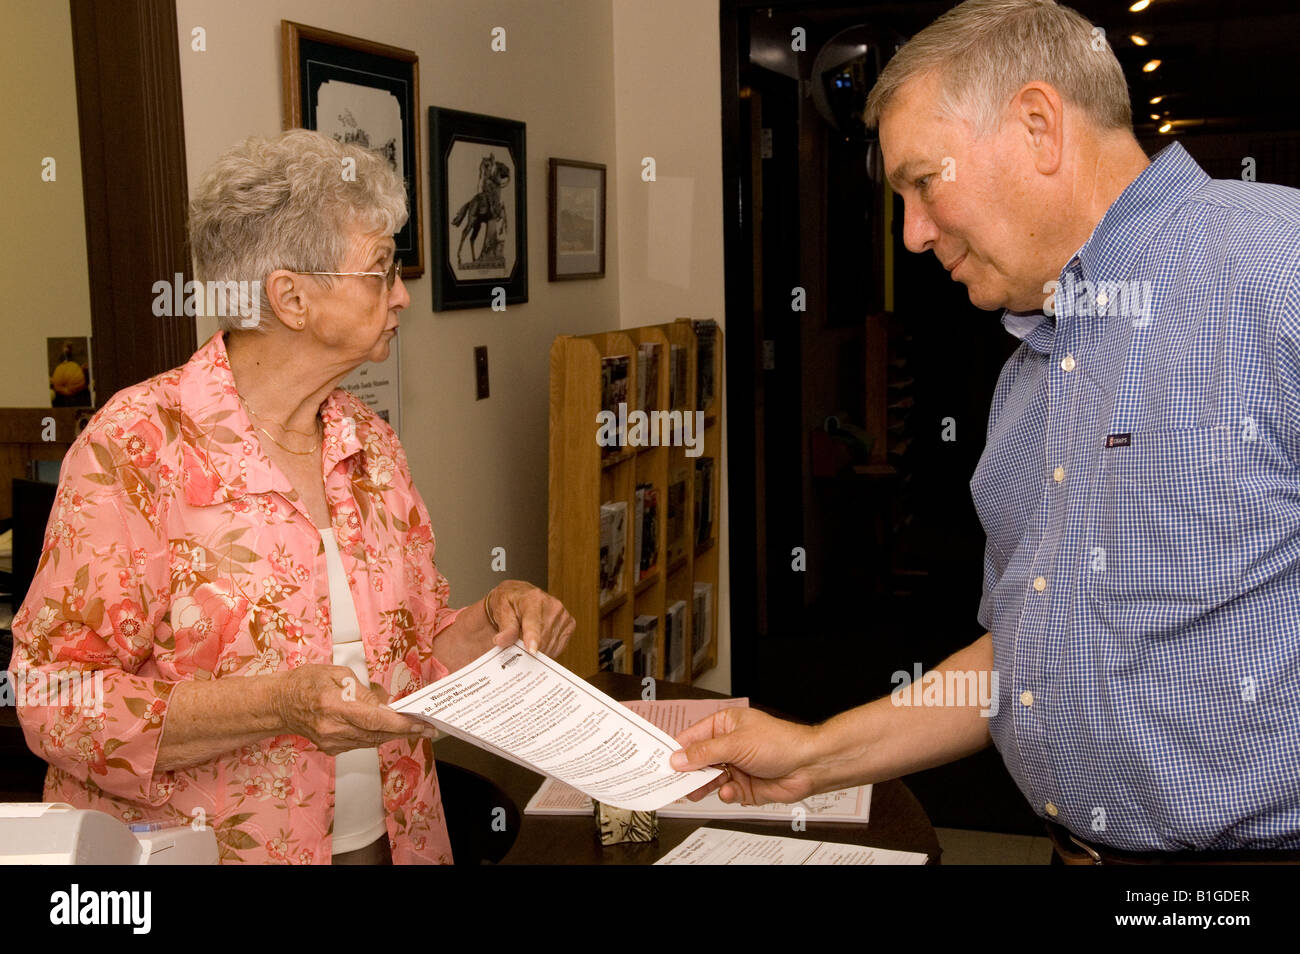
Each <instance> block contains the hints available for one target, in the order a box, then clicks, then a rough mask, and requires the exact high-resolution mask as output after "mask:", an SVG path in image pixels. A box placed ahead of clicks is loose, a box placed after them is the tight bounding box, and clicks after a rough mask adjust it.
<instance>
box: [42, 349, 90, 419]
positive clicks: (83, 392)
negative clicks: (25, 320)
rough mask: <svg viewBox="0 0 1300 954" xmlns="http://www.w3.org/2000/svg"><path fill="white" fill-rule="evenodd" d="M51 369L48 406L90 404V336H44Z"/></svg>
mask: <svg viewBox="0 0 1300 954" xmlns="http://www.w3.org/2000/svg"><path fill="white" fill-rule="evenodd" d="M45 350H46V357H47V360H48V367H49V369H50V407H93V406H94V404H95V399H94V396H93V395H92V394H91V391H90V339H89V338H87V337H85V336H84V335H83V336H81V337H71V338H46V339H45Z"/></svg>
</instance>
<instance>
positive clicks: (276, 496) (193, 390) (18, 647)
mask: <svg viewBox="0 0 1300 954" xmlns="http://www.w3.org/2000/svg"><path fill="white" fill-rule="evenodd" d="M321 417H322V420H323V423H324V438H323V443H322V457H323V470H324V479H325V494H326V500H327V502H328V505H329V510H330V514H331V523H332V527H333V530H334V533H335V536H336V539H337V541H338V545H339V551H340V555H341V557H342V560H343V565H344V568H345V569H346V571H347V575H348V584H349V587H350V589H351V591H352V597H353V600H354V602H355V603H356V609H357V616H358V618H359V619H360V620H361V624H362V630H363V633H362V636H363V641H364V644H365V652H366V663H367V667H368V669H369V673H370V679H371V682H372V683H375V684H378V685H380V686H382V687H383V688H384V689H385V690H386V691H387V692H388V693H389V695H390V697H391V698H392V699H396V698H399V697H401V696H403V695H405V694H407V693H409V692H411V691H413V690H415V689H417V688H419V687H420V686H423V685H426V684H428V683H429V682H432V681H435V680H437V679H439V678H441V677H442V676H443V675H445V674H446V672H447V670H446V668H445V667H444V666H443V665H442V664H441V663H440V662H439V661H438V660H437V659H436V658H435V657H434V654H433V652H434V641H435V638H436V637H437V635H438V634H439V633H441V632H442V631H443V630H444V629H446V627H447V626H449V625H451V623H452V622H453V621H454V620H455V618H456V616H457V615H458V613H459V612H460V611H459V610H453V609H450V608H449V607H448V605H447V600H448V592H449V588H448V585H447V581H446V580H445V579H444V578H443V577H442V575H441V574H440V573H439V572H438V570H437V568H436V566H435V564H434V560H433V554H434V536H433V532H432V528H431V527H430V524H429V514H428V511H427V510H426V508H425V505H424V502H423V501H422V500H421V498H420V495H419V493H418V492H417V491H416V489H415V486H414V484H413V482H412V480H411V475H410V471H409V468H408V466H407V461H406V455H405V452H404V451H403V450H402V446H401V444H400V443H398V441H397V437H396V435H395V434H394V432H393V430H392V428H390V427H389V426H388V425H387V424H386V423H385V422H384V421H383V420H381V419H380V418H379V417H378V416H377V415H375V414H374V413H373V412H372V411H370V410H369V409H368V408H367V407H366V406H365V405H363V404H362V403H361V402H360V401H359V400H357V399H356V398H354V397H352V396H351V395H350V394H348V393H347V392H346V391H343V390H341V389H336V390H335V391H334V392H333V393H332V394H331V395H330V396H329V397H328V398H327V399H326V401H325V403H324V405H323V407H322V411H321ZM255 434H256V432H255V430H254V428H253V427H252V425H251V423H250V421H249V419H248V417H247V416H246V415H245V413H244V410H243V408H242V406H241V404H240V402H239V400H238V397H237V396H236V392H235V381H234V377H233V375H232V374H231V371H230V366H229V363H228V361H227V359H226V350H225V343H224V339H223V337H222V335H221V334H218V335H216V336H214V337H213V338H211V339H210V340H209V341H208V342H207V343H206V344H205V345H204V346H203V347H202V348H200V349H199V351H198V352H197V353H195V355H194V356H193V357H192V358H191V359H190V360H189V361H188V362H187V363H186V364H185V365H184V366H182V367H180V368H177V369H175V370H172V371H169V372H167V373H165V374H162V375H159V376H157V377H155V378H152V379H150V380H148V381H145V382H144V383H142V384H138V385H135V386H134V387H131V388H127V389H126V390H124V391H122V392H120V393H119V394H117V395H115V396H114V397H113V398H112V399H111V400H110V401H109V402H108V404H106V405H105V406H104V408H103V409H102V410H100V411H99V413H97V414H96V415H95V417H94V418H93V419H92V421H91V422H90V424H89V425H88V426H87V427H86V429H85V431H83V432H82V434H81V435H80V436H79V437H78V438H77V440H76V442H75V443H74V444H73V445H72V447H71V449H70V450H69V452H68V455H67V457H66V458H65V460H64V463H63V468H62V471H61V476H60V481H59V490H58V495H57V499H56V502H55V506H54V511H53V513H52V514H51V517H50V521H49V524H48V526H47V529H46V536H45V544H44V552H43V554H42V556H41V560H40V564H39V566H38V569H37V573H36V578H35V580H34V582H33V584H32V588H31V590H30V591H29V593H28V596H27V599H26V601H25V602H24V604H23V606H22V607H21V608H20V610H19V612H18V613H17V615H16V616H15V617H14V621H13V631H14V656H13V660H12V662H11V664H10V669H11V670H12V671H13V673H14V676H15V679H16V680H19V681H21V680H22V679H23V677H24V675H25V674H26V675H27V676H28V677H29V678H30V677H31V676H32V675H33V670H41V673H40V675H42V676H44V677H46V679H47V680H48V679H49V677H51V676H53V675H54V674H56V673H61V672H69V671H72V672H81V673H85V672H92V671H93V672H97V673H102V677H103V678H102V685H103V690H104V691H103V696H102V699H99V700H95V701H96V702H98V703H100V704H98V705H94V704H78V703H86V702H87V701H88V700H87V699H86V698H85V693H83V694H82V696H81V697H80V698H74V699H73V700H71V701H72V703H73V704H69V705H58V704H57V703H60V702H68V701H69V700H68V699H67V698H66V694H65V698H57V697H50V698H48V699H44V700H37V701H38V702H49V703H51V704H48V705H44V704H37V705H32V704H27V705H20V706H19V710H18V713H19V719H20V721H21V723H22V726H23V731H24V733H25V735H26V738H27V743H28V745H29V746H30V747H31V748H32V750H33V751H34V752H36V753H37V754H38V755H40V756H41V757H42V758H44V759H45V760H46V761H47V762H49V763H50V769H49V772H48V775H47V777H46V782H45V799H46V801H63V802H70V803H72V804H73V805H76V806H78V807H82V808H92V809H97V810H99V811H103V812H107V813H109V814H111V815H113V816H115V817H117V818H120V819H122V820H123V821H124V822H127V823H132V822H139V821H154V820H157V821H161V822H163V823H164V824H165V825H182V824H191V823H192V822H194V821H195V820H196V819H197V820H198V821H199V822H200V823H204V824H208V825H211V826H212V827H213V828H214V829H215V831H216V835H217V842H218V845H219V848H220V856H221V861H222V862H223V863H237V862H267V863H281V864H313V863H314V864H328V863H329V862H330V854H331V851H330V832H331V827H332V819H333V802H334V759H333V758H332V757H331V756H328V755H325V754H324V753H323V752H321V751H319V750H318V749H317V748H316V747H315V746H314V745H313V744H312V743H311V742H309V741H308V740H307V739H305V738H303V737H301V736H295V735H280V736H276V737H273V738H267V739H264V740H262V741H260V742H258V743H256V744H253V745H247V746H244V747H243V748H241V749H239V750H237V751H232V752H230V753H228V754H226V755H223V756H221V757H219V758H218V759H216V760H215V761H213V762H209V763H205V764H203V765H198V766H195V767H192V768H188V769H179V770H175V771H165V772H157V771H155V768H154V767H155V763H156V761H157V755H158V746H159V741H160V739H161V737H162V730H163V727H164V725H165V724H166V718H167V706H168V700H169V699H170V697H171V694H172V691H173V689H174V688H175V686H176V685H177V684H178V683H179V682H180V681H182V680H188V679H195V680H200V679H231V678H240V677H242V676H254V675H260V674H268V673H274V672H280V671H283V670H286V669H290V668H293V667H296V666H302V665H306V664H308V663H323V664H332V661H333V648H332V643H331V632H330V615H329V580H328V575H327V570H326V565H325V551H324V547H323V544H322V542H321V538H320V533H319V532H318V530H317V529H316V527H315V525H314V524H313V522H312V520H311V518H310V516H309V515H308V514H307V512H306V510H305V509H304V508H303V507H302V506H301V505H300V504H299V501H298V495H297V493H296V492H295V491H294V490H293V488H292V486H291V485H290V484H289V482H288V479H287V478H286V477H285V476H284V475H283V473H282V472H281V471H280V470H279V468H277V467H276V466H275V465H274V464H273V463H272V462H271V461H270V460H269V459H268V458H267V457H266V456H265V454H264V453H263V451H262V449H261V445H260V444H259V443H258V441H257V438H256V436H255ZM28 701H29V702H30V701H31V700H28ZM379 757H380V770H381V775H382V777H383V780H384V782H383V797H384V807H385V808H386V810H387V812H388V819H387V822H388V833H389V838H390V840H391V844H392V848H393V861H394V862H395V863H397V864H409V863H426V862H434V863H436V862H443V863H448V862H450V861H451V848H450V842H449V841H448V837H447V829H446V825H445V822H444V819H443V816H442V806H441V801H440V799H439V794H438V779H437V774H436V771H435V768H434V760H433V747H432V743H430V742H429V741H428V740H415V739H412V740H410V741H406V740H403V741H395V742H388V743H385V744H384V745H382V746H380V747H379Z"/></svg>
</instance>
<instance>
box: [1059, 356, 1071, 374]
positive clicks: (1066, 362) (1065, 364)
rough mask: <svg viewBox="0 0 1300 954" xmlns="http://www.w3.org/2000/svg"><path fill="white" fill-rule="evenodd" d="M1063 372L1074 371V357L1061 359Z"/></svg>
mask: <svg viewBox="0 0 1300 954" xmlns="http://www.w3.org/2000/svg"><path fill="white" fill-rule="evenodd" d="M1061 370H1062V371H1073V370H1074V355H1072V354H1067V355H1066V356H1065V357H1064V358H1062V359H1061Z"/></svg>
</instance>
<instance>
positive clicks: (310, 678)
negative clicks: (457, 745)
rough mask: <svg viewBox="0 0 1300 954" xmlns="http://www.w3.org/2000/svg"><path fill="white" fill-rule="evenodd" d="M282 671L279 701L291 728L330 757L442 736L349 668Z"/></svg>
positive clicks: (336, 667) (309, 666)
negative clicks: (399, 709)
mask: <svg viewBox="0 0 1300 954" xmlns="http://www.w3.org/2000/svg"><path fill="white" fill-rule="evenodd" d="M281 675H282V676H283V681H282V683H281V685H280V687H279V694H278V698H277V702H278V708H279V712H280V718H281V720H282V721H283V722H284V725H285V730H286V731H287V732H290V733H292V734H293V735H301V736H303V737H304V738H306V739H310V740H311V741H312V742H314V743H315V744H316V747H317V748H319V749H320V750H321V751H322V752H324V753H325V754H326V755H339V754H341V753H343V752H348V751H351V750H352V749H368V748H372V747H373V746H376V745H379V744H380V743H383V742H389V741H392V740H393V739H409V738H412V737H413V736H414V737H419V736H423V737H425V738H429V739H432V738H434V736H435V735H436V734H437V731H436V730H435V729H434V727H433V726H431V725H429V723H427V722H425V721H424V720H423V719H419V718H416V717H415V716H408V715H403V714H402V713H400V712H394V711H393V710H392V709H390V708H388V706H387V705H385V702H386V701H387V700H385V699H384V698H383V694H382V690H380V692H375V691H374V690H372V689H371V688H370V687H369V686H367V685H364V684H363V683H362V682H361V680H359V679H357V676H356V673H354V672H353V671H352V670H351V669H349V668H347V667H346V666H326V665H320V664H312V665H307V666H299V667H298V668H297V669H290V670H289V671H287V672H284V673H282V674H281Z"/></svg>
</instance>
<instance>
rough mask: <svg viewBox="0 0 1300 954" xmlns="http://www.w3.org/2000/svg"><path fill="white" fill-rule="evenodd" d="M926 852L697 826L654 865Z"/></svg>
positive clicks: (821, 860)
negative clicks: (696, 828) (699, 827)
mask: <svg viewBox="0 0 1300 954" xmlns="http://www.w3.org/2000/svg"><path fill="white" fill-rule="evenodd" d="M928 857H929V856H928V855H924V854H919V853H917V852H914V851H891V850H889V849H887V848H868V847H866V846H864V845H843V844H836V843H835V842H828V841H811V840H809V839H805V838H786V837H784V836H781V835H751V834H749V833H748V832H743V831H722V830H721V829H718V828H701V829H699V830H698V831H696V832H695V833H694V834H692V835H691V836H690V837H689V838H687V839H686V840H685V841H684V842H682V843H681V844H680V845H678V846H677V847H676V848H674V849H673V850H672V851H670V852H668V854H666V855H664V856H663V857H662V858H660V859H659V860H658V861H656V862H655V864H657V865H923V864H925V862H926V859H927V858H928Z"/></svg>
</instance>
